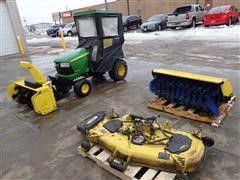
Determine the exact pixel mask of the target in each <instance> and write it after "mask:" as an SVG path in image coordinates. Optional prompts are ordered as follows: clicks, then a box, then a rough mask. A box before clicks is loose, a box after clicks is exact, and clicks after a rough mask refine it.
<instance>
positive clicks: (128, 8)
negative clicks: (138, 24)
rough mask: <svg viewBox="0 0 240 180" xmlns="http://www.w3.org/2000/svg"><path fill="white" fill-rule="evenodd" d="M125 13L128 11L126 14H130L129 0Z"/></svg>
mask: <svg viewBox="0 0 240 180" xmlns="http://www.w3.org/2000/svg"><path fill="white" fill-rule="evenodd" d="M127 13H128V16H130V6H129V0H127Z"/></svg>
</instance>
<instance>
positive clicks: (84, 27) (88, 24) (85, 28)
mask: <svg viewBox="0 0 240 180" xmlns="http://www.w3.org/2000/svg"><path fill="white" fill-rule="evenodd" d="M76 23H77V27H78V32H79V36H80V37H83V38H88V37H97V29H96V23H95V19H94V18H93V17H81V18H78V19H77V22H76Z"/></svg>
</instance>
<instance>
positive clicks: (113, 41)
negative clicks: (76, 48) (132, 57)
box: [97, 14, 124, 72]
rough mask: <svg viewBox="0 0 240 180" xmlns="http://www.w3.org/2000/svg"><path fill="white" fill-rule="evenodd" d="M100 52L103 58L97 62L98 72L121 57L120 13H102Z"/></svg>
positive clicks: (110, 65) (107, 68)
mask: <svg viewBox="0 0 240 180" xmlns="http://www.w3.org/2000/svg"><path fill="white" fill-rule="evenodd" d="M101 24H102V48H103V49H102V52H103V59H102V62H101V63H100V64H99V67H98V70H97V71H98V72H106V71H109V70H110V69H111V68H112V65H113V63H114V61H115V60H116V59H118V58H120V57H123V51H122V44H123V42H124V37H123V25H122V17H121V16H120V15H111V14H110V15H102V16H101Z"/></svg>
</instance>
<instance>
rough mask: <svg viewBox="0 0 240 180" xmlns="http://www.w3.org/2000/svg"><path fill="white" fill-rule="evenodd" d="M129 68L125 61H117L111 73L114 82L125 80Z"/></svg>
mask: <svg viewBox="0 0 240 180" xmlns="http://www.w3.org/2000/svg"><path fill="white" fill-rule="evenodd" d="M127 72H128V66H127V63H126V61H124V60H123V59H117V60H116V61H115V62H114V64H113V67H112V70H111V71H109V72H108V73H109V76H110V78H111V79H112V80H114V81H121V80H124V79H125V77H126V76H127Z"/></svg>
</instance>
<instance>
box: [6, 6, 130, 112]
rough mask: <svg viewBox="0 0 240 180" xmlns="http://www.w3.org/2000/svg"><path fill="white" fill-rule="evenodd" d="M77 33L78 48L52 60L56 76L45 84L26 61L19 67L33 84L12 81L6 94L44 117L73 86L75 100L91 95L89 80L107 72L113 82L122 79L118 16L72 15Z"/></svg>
mask: <svg viewBox="0 0 240 180" xmlns="http://www.w3.org/2000/svg"><path fill="white" fill-rule="evenodd" d="M74 20H75V24H76V28H77V32H78V41H79V44H78V47H77V48H76V49H74V50H72V51H70V52H68V53H66V54H63V55H61V56H58V57H57V58H56V59H55V60H54V63H55V67H56V71H57V73H56V75H55V76H49V80H50V81H47V80H46V78H45V77H44V75H43V74H42V73H41V71H40V70H39V69H38V68H37V67H36V66H35V65H34V64H31V63H30V62H26V61H21V62H20V66H21V67H23V68H26V69H28V70H29V72H30V73H31V75H32V77H33V79H34V80H35V82H30V81H27V80H26V79H20V80H15V81H13V82H11V83H10V84H9V85H8V87H7V90H8V94H9V96H10V97H11V98H12V99H13V100H16V101H17V102H18V103H20V104H27V105H28V106H29V107H30V108H33V109H34V111H35V112H36V113H38V114H41V115H45V114H48V113H50V112H52V111H54V110H55V109H57V106H56V100H57V99H59V98H62V97H64V95H65V94H67V93H68V92H69V90H70V89H71V88H72V87H74V92H75V93H76V95H77V96H79V97H85V96H87V95H89V94H90V92H91V81H89V77H99V76H102V75H103V74H104V73H106V72H108V73H109V76H110V77H111V79H113V80H114V81H120V80H124V79H125V77H126V75H127V70H128V67H127V64H126V62H125V61H124V60H123V57H124V55H123V51H122V44H123V42H124V36H123V25H122V15H121V14H119V13H113V12H111V11H103V10H89V11H82V12H78V13H75V14H74Z"/></svg>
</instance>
